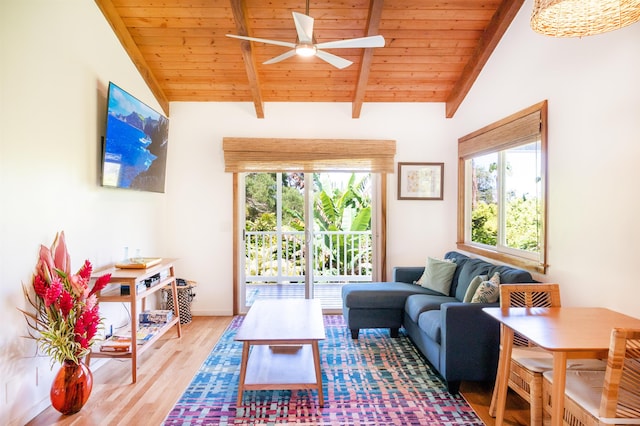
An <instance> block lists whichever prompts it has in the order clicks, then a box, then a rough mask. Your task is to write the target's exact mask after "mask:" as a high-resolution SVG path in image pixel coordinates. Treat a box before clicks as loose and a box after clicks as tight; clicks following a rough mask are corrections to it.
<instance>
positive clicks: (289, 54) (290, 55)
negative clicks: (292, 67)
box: [263, 49, 296, 65]
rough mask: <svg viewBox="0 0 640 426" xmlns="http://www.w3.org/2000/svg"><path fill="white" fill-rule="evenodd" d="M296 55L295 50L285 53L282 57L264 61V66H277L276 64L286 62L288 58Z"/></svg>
mask: <svg viewBox="0 0 640 426" xmlns="http://www.w3.org/2000/svg"><path fill="white" fill-rule="evenodd" d="M295 54H296V51H295V49H294V50H289V51H288V52H284V53H283V54H282V55H279V56H276V57H275V58H271V59H269V60H268V61H264V62H263V64H265V65H270V64H275V63H276V62H280V61H284V60H285V59H287V58H290V57H292V56H294V55H295Z"/></svg>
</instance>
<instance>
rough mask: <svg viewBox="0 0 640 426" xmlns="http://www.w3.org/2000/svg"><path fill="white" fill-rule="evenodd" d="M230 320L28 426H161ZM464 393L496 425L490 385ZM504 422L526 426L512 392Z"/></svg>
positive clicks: (167, 340) (199, 322) (208, 322)
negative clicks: (67, 412)
mask: <svg viewBox="0 0 640 426" xmlns="http://www.w3.org/2000/svg"><path fill="white" fill-rule="evenodd" d="M230 321H231V317H194V318H193V321H192V322H191V323H190V324H187V325H184V326H183V328H182V338H181V339H178V338H177V337H175V333H174V332H169V333H167V334H166V335H165V337H163V338H162V339H160V340H159V341H158V342H157V343H156V344H155V345H154V347H153V348H152V349H150V350H148V351H146V352H145V353H144V354H143V355H142V357H141V358H140V360H139V362H138V379H137V383H135V384H132V383H131V361H130V360H109V361H108V362H107V363H106V364H105V365H104V366H103V367H101V368H98V369H97V370H96V371H94V375H93V378H94V384H93V392H92V394H91V397H90V398H89V401H88V402H87V404H86V405H85V406H84V407H83V408H82V410H81V411H80V412H79V413H76V414H74V415H72V416H63V415H61V414H60V413H58V412H57V411H55V410H54V409H53V408H51V407H49V408H47V409H46V410H44V411H43V412H42V413H40V414H39V415H38V416H37V417H36V418H34V419H33V420H32V421H31V422H29V423H28V425H29V426H41V425H47V426H49V425H77V426H85V425H86V426H93V425H95V426H98V425H100V426H105V425H132V424H144V425H160V424H161V423H162V421H163V420H164V418H165V417H166V415H167V414H168V413H169V411H170V410H171V408H173V406H174V405H175V403H176V402H177V400H178V399H179V398H180V396H181V395H182V393H183V392H184V390H185V389H186V387H187V386H188V385H189V383H191V379H192V378H193V376H194V374H195V372H196V371H197V370H198V369H199V368H200V366H201V365H202V363H203V362H204V360H205V359H206V358H207V355H209V352H211V349H212V348H213V346H214V345H215V343H216V342H217V340H218V339H219V338H220V336H221V335H222V333H223V332H224V330H225V329H226V328H227V326H228V325H229V322H230ZM461 392H462V394H463V395H464V397H465V399H466V400H467V401H468V402H469V404H470V405H471V406H472V407H473V408H474V410H475V411H476V413H477V414H478V416H480V418H481V419H482V420H483V421H484V422H485V424H487V425H489V426H493V425H494V424H495V420H494V419H493V418H491V417H489V415H488V411H489V403H490V401H491V385H488V384H479V383H463V384H462V386H461ZM505 420H506V421H505V424H506V425H509V426H517V425H527V424H528V421H529V411H528V405H527V404H526V402H524V401H523V400H522V399H520V398H519V397H518V396H517V395H515V394H511V393H510V394H509V397H508V401H507V414H506V419H505Z"/></svg>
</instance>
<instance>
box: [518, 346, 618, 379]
mask: <svg viewBox="0 0 640 426" xmlns="http://www.w3.org/2000/svg"><path fill="white" fill-rule="evenodd" d="M511 359H512V360H513V361H515V362H517V363H518V364H520V365H521V366H522V367H524V368H526V369H527V370H529V371H532V372H534V373H544V372H545V371H549V370H553V355H552V354H551V353H550V352H549V351H545V350H544V349H542V348H540V347H522V346H520V347H514V348H513V352H512V355H511ZM606 369H607V362H606V361H604V360H601V359H569V360H567V370H594V371H604V370H606Z"/></svg>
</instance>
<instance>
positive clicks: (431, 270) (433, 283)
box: [416, 257, 458, 296]
mask: <svg viewBox="0 0 640 426" xmlns="http://www.w3.org/2000/svg"><path fill="white" fill-rule="evenodd" d="M457 266H458V265H456V264H455V262H453V261H451V260H438V259H434V258H432V257H429V258H427V266H426V267H425V268H424V273H423V274H422V276H421V277H420V279H419V280H418V281H416V284H419V285H421V286H422V287H424V288H428V289H430V290H433V291H436V292H438V293H441V294H444V295H445V296H448V295H449V290H450V289H451V281H452V280H453V274H454V273H455V272H456V267H457Z"/></svg>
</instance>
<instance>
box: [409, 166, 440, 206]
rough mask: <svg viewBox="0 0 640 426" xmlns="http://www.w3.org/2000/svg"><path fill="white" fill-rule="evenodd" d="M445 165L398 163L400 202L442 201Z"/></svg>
mask: <svg viewBox="0 0 640 426" xmlns="http://www.w3.org/2000/svg"><path fill="white" fill-rule="evenodd" d="M443 183H444V163H400V162H399V163H398V200H442V199H443V194H442V185H443Z"/></svg>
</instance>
